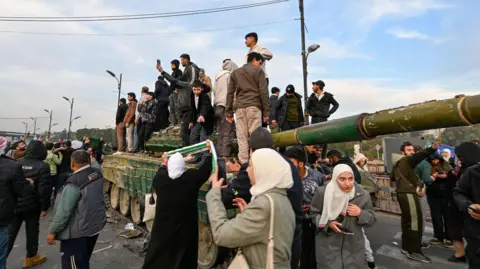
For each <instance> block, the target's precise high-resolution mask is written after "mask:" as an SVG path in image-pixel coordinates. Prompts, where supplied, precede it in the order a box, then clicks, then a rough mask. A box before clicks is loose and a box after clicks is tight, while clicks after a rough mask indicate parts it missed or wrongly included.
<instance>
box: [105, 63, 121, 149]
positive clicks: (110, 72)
mask: <svg viewBox="0 0 480 269" xmlns="http://www.w3.org/2000/svg"><path fill="white" fill-rule="evenodd" d="M107 73H108V74H109V75H110V76H112V77H114V78H115V79H116V80H117V83H118V98H117V102H116V104H115V106H116V108H117V114H118V109H119V102H120V93H121V91H122V73H120V79H118V78H117V76H116V75H115V73H113V72H112V71H110V70H107ZM114 129H115V128H114ZM113 141H116V139H115V138H114V139H113ZM117 142H118V141H117Z"/></svg>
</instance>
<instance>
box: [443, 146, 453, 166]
mask: <svg viewBox="0 0 480 269" xmlns="http://www.w3.org/2000/svg"><path fill="white" fill-rule="evenodd" d="M444 152H446V153H447V156H443V153H444ZM442 157H443V159H444V160H445V161H446V162H447V163H448V162H449V161H450V157H452V152H451V151H450V150H449V149H443V150H442Z"/></svg>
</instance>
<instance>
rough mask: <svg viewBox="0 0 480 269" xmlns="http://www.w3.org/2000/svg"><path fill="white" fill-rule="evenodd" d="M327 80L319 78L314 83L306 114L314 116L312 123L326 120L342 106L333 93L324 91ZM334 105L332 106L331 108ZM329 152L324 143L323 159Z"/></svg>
mask: <svg viewBox="0 0 480 269" xmlns="http://www.w3.org/2000/svg"><path fill="white" fill-rule="evenodd" d="M324 88H325V82H323V81H322V80H317V81H315V82H313V83H312V90H313V93H312V94H311V95H310V97H309V98H308V100H307V105H306V106H305V116H307V117H308V116H310V117H312V121H311V123H312V124H315V123H319V122H325V121H327V120H328V118H329V117H330V116H331V115H332V114H333V113H335V111H337V109H338V107H339V106H340V105H339V104H338V102H337V100H335V98H333V94H331V93H329V92H326V91H324V90H323V89H324ZM330 106H332V108H330ZM326 153H327V144H324V145H323V151H322V159H325V154H326Z"/></svg>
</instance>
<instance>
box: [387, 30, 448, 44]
mask: <svg viewBox="0 0 480 269" xmlns="http://www.w3.org/2000/svg"><path fill="white" fill-rule="evenodd" d="M387 33H388V34H390V35H393V36H394V37H396V38H399V39H420V40H426V41H431V42H433V43H435V44H440V43H443V42H445V41H447V40H449V39H448V38H434V37H431V36H429V35H427V34H423V33H420V32H419V31H416V30H408V29H403V28H391V29H388V30H387Z"/></svg>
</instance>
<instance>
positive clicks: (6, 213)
mask: <svg viewBox="0 0 480 269" xmlns="http://www.w3.org/2000/svg"><path fill="white" fill-rule="evenodd" d="M26 188H31V186H30V184H28V181H27V180H26V179H25V175H23V171H22V166H21V165H20V164H19V163H18V162H16V161H14V160H13V159H10V158H8V157H7V156H4V155H0V208H1V210H0V227H5V226H7V225H9V224H10V223H11V222H12V220H13V215H14V212H15V211H14V210H15V206H16V204H17V199H18V197H19V196H21V195H22V193H23V191H24V189H26Z"/></svg>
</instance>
